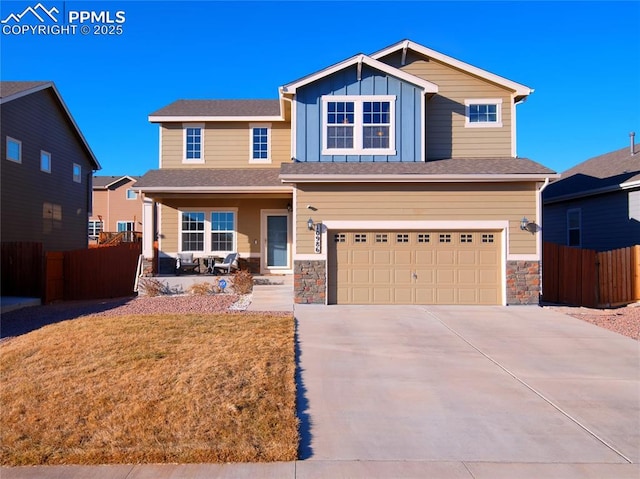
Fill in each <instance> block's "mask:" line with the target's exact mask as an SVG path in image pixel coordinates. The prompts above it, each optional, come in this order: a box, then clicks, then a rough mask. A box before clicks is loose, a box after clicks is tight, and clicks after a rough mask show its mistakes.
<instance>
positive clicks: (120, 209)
mask: <svg viewBox="0 0 640 479" xmlns="http://www.w3.org/2000/svg"><path fill="white" fill-rule="evenodd" d="M138 179H139V177H138V176H128V175H125V176H94V177H93V214H92V215H91V217H90V218H89V240H90V241H93V242H96V241H97V240H98V237H99V235H100V233H101V232H109V233H120V232H123V231H138V232H139V231H142V197H141V196H142V195H140V193H138V192H137V191H136V190H135V189H133V185H134V183H135V182H136V181H137V180H138Z"/></svg>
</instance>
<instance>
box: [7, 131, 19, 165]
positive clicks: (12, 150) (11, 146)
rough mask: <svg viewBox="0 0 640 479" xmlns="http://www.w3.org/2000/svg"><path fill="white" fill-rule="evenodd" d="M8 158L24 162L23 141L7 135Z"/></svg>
mask: <svg viewBox="0 0 640 479" xmlns="http://www.w3.org/2000/svg"><path fill="white" fill-rule="evenodd" d="M7 160H11V161H15V162H16V163H22V142H21V141H20V140H16V139H15V138H11V137H10V136H7Z"/></svg>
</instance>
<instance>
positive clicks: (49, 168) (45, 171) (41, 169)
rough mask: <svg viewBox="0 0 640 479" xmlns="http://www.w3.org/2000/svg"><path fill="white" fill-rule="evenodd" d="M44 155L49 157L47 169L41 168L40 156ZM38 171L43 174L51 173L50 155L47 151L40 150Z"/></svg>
mask: <svg viewBox="0 0 640 479" xmlns="http://www.w3.org/2000/svg"><path fill="white" fill-rule="evenodd" d="M43 155H46V156H48V157H49V162H48V163H49V167H48V168H47V169H44V168H42V156H43ZM40 171H42V172H44V173H51V153H49V152H48V151H44V150H40Z"/></svg>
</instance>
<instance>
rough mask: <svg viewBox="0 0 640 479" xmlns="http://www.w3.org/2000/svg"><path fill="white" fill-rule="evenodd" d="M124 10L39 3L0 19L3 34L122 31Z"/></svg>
mask: <svg viewBox="0 0 640 479" xmlns="http://www.w3.org/2000/svg"><path fill="white" fill-rule="evenodd" d="M126 21H127V18H126V12H125V11H124V10H67V9H66V2H65V3H63V6H62V12H61V11H60V9H59V8H58V7H56V6H53V7H46V6H45V5H44V4H42V3H37V4H36V5H34V6H28V7H27V8H25V9H24V10H22V11H17V12H11V13H10V14H9V15H7V16H6V17H5V18H3V19H2V20H0V24H2V29H1V30H2V35H15V36H19V35H122V34H123V33H124V24H125V22H126Z"/></svg>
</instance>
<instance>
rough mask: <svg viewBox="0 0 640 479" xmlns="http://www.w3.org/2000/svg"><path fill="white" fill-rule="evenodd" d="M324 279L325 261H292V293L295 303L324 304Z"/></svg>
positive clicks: (325, 289) (325, 288)
mask: <svg viewBox="0 0 640 479" xmlns="http://www.w3.org/2000/svg"><path fill="white" fill-rule="evenodd" d="M326 279H327V263H326V261H324V260H317V261H316V260H313V261H294V263H293V292H294V300H295V302H296V303H299V304H300V303H302V304H325V303H326V291H327V281H326Z"/></svg>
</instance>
